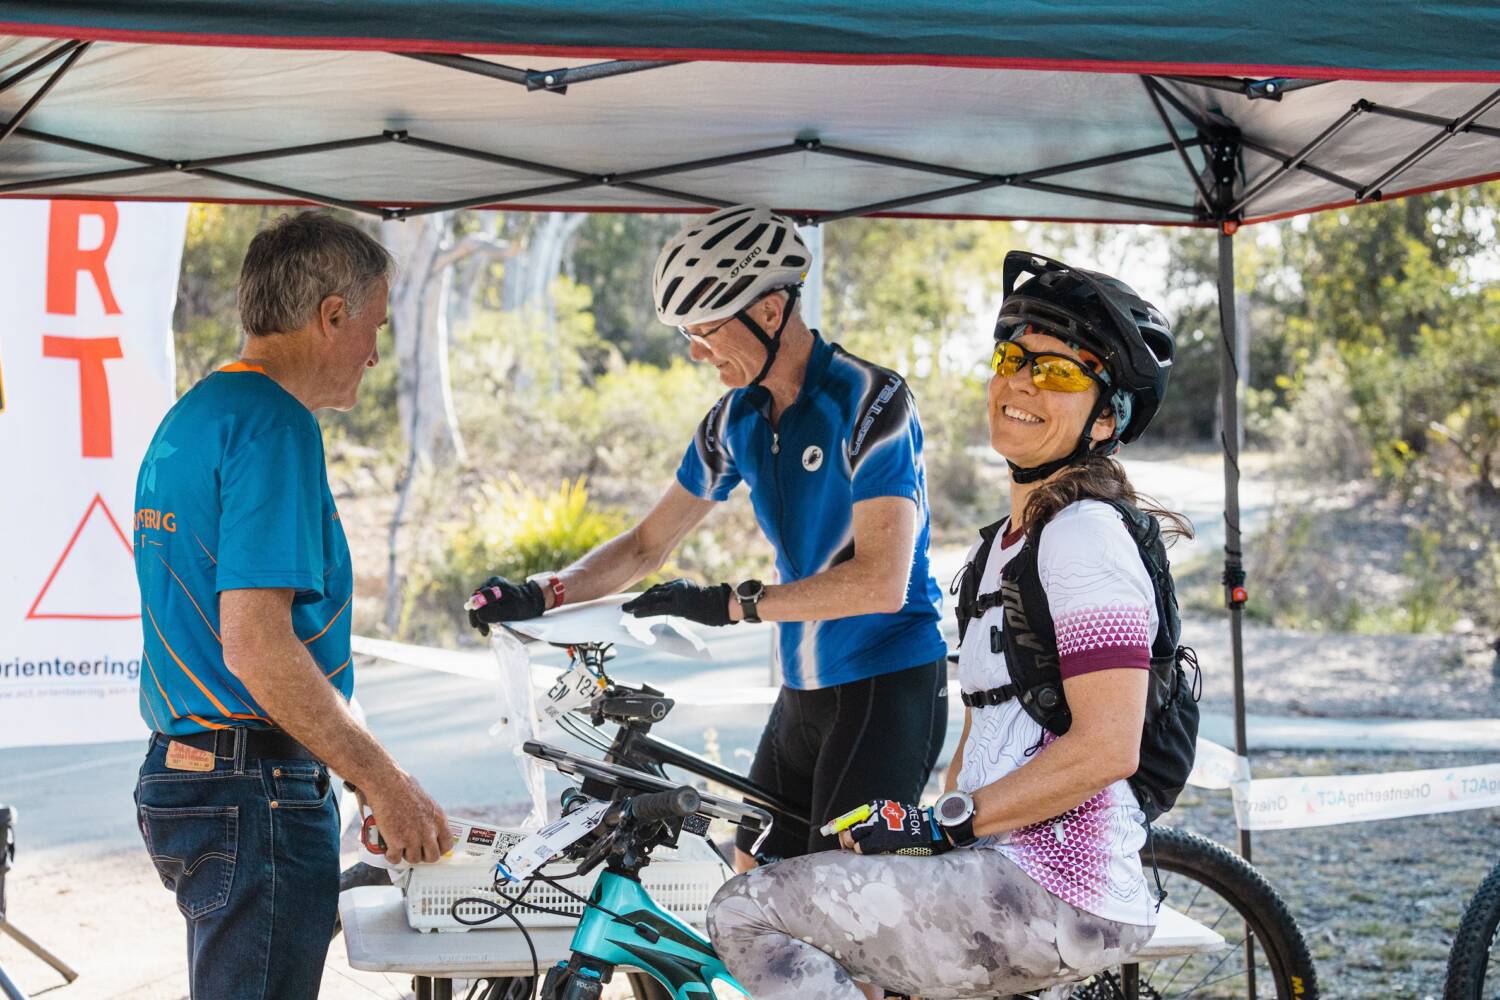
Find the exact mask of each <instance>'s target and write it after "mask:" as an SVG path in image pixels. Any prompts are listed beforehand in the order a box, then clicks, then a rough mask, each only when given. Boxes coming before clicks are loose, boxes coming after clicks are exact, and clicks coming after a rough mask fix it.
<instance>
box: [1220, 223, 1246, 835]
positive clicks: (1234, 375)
mask: <svg viewBox="0 0 1500 1000" xmlns="http://www.w3.org/2000/svg"><path fill="white" fill-rule="evenodd" d="M1235 319H1236V317H1235V314H1234V235H1233V223H1230V224H1227V225H1224V226H1221V227H1220V229H1219V329H1220V330H1221V331H1222V336H1221V337H1220V341H1219V346H1220V352H1219V406H1220V411H1219V412H1220V424H1221V425H1222V427H1223V431H1222V445H1223V449H1224V577H1223V579H1224V605H1225V607H1227V608H1228V609H1229V648H1230V652H1231V655H1232V658H1233V661H1234V752H1235V753H1237V754H1239V755H1240V756H1241V757H1246V756H1248V755H1249V748H1248V745H1247V743H1246V739H1245V645H1244V634H1243V617H1244V608H1245V596H1246V595H1245V564H1244V559H1243V554H1242V552H1241V550H1240V391H1239V390H1240V372H1239V362H1238V360H1237V358H1238V353H1237V350H1238V346H1239V330H1238V329H1237V326H1236V322H1235ZM1240 854H1241V856H1243V857H1244V859H1245V860H1246V861H1249V860H1250V831H1248V830H1241V831H1240Z"/></svg>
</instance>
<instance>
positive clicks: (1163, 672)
mask: <svg viewBox="0 0 1500 1000" xmlns="http://www.w3.org/2000/svg"><path fill="white" fill-rule="evenodd" d="M1100 502H1101V503H1107V504H1109V505H1110V506H1111V507H1113V508H1114V509H1115V510H1117V511H1119V512H1120V515H1121V516H1122V517H1123V518H1124V519H1125V527H1126V528H1127V529H1128V530H1129V532H1130V537H1131V538H1132V539H1133V540H1134V541H1135V545H1136V548H1137V549H1138V550H1139V551H1140V554H1141V562H1142V563H1144V564H1145V567H1146V573H1147V574H1148V575H1149V576H1150V577H1151V589H1152V591H1153V593H1154V594H1155V597H1156V619H1157V623H1158V624H1157V627H1156V636H1155V638H1154V639H1152V642H1151V679H1150V687H1149V689H1148V692H1147V696H1146V723H1145V727H1144V729H1143V730H1142V732H1141V754H1140V763H1139V766H1138V768H1137V769H1136V772H1135V774H1133V775H1131V777H1130V779H1129V783H1130V787H1131V789H1132V790H1133V791H1134V792H1135V795H1136V798H1137V799H1138V800H1139V801H1140V804H1141V810H1142V811H1143V812H1144V813H1145V814H1146V822H1147V823H1148V824H1149V823H1151V822H1153V821H1154V820H1155V819H1156V818H1157V817H1158V816H1160V815H1161V814H1162V813H1164V812H1166V811H1167V810H1168V809H1171V808H1172V805H1173V803H1175V802H1176V801H1177V796H1178V794H1179V793H1181V791H1182V788H1183V786H1184V785H1185V784H1187V777H1188V774H1189V773H1190V772H1191V771H1192V769H1193V756H1194V754H1195V752H1196V747H1197V740H1198V696H1199V694H1200V693H1201V674H1200V673H1199V671H1198V658H1197V656H1196V655H1195V654H1194V653H1193V651H1192V650H1191V649H1189V648H1187V647H1185V646H1179V645H1178V644H1177V640H1178V636H1179V634H1180V632H1181V628H1182V621H1181V618H1180V617H1179V615H1178V612H1177V591H1176V588H1175V587H1174V586H1173V584H1172V573H1171V567H1170V565H1169V563H1168V562H1167V552H1166V547H1165V546H1164V545H1163V544H1162V539H1161V525H1159V524H1157V522H1156V518H1154V517H1152V516H1151V515H1149V514H1146V513H1144V512H1142V511H1140V510H1138V509H1137V508H1136V507H1134V506H1133V505H1131V504H1128V503H1126V502H1125V501H1123V500H1104V499H1101V500H1100ZM1003 523H1004V522H1003V521H997V522H995V523H994V524H991V525H988V526H987V527H985V528H982V529H981V530H980V532H979V535H980V539H981V541H980V543H979V549H978V551H976V552H975V553H974V559H973V560H972V561H971V562H970V563H969V564H968V565H966V566H965V567H964V569H963V571H962V576H961V577H960V580H959V585H958V636H959V642H960V643H962V642H963V637H964V635H965V634H966V633H967V632H968V630H969V625H970V623H971V622H973V621H975V620H976V619H978V618H980V617H981V616H983V615H984V613H985V612H986V611H989V610H990V609H991V608H996V607H999V608H1003V609H1004V616H1003V617H1004V622H1005V625H1004V627H1003V628H1001V627H999V626H991V628H990V635H989V647H990V652H991V653H995V654H1000V653H1004V654H1005V667H1006V670H1007V671H1008V672H1009V674H1010V683H1009V684H1006V685H1004V686H1002V687H998V688H993V689H991V690H989V691H980V692H976V693H973V694H969V693H965V694H964V703H965V704H966V705H971V706H972V705H1000V704H1003V703H1004V702H1007V701H1009V700H1010V699H1012V698H1018V699H1019V700H1020V702H1021V707H1022V708H1023V709H1024V710H1025V711H1026V714H1027V715H1029V716H1031V718H1032V719H1034V720H1036V722H1037V724H1038V725H1040V726H1041V727H1042V728H1043V729H1045V730H1047V731H1048V732H1050V733H1052V734H1054V735H1056V736H1061V735H1062V734H1063V733H1066V732H1067V731H1068V729H1069V727H1070V726H1072V724H1073V715H1072V712H1070V711H1069V709H1068V700H1067V698H1066V697H1065V696H1064V695H1063V686H1062V674H1061V673H1060V672H1059V670H1058V664H1057V633H1056V631H1055V630H1054V628H1053V624H1052V611H1051V608H1050V606H1049V605H1048V603H1047V593H1046V591H1045V590H1043V589H1042V581H1041V576H1040V574H1039V573H1038V571H1037V565H1036V560H1037V546H1036V545H1033V544H1032V543H1031V542H1030V541H1029V540H1028V541H1027V542H1026V543H1025V544H1024V545H1022V547H1021V551H1020V552H1018V553H1016V555H1015V556H1014V558H1012V559H1011V560H1010V562H1008V563H1006V564H1005V568H1004V569H1003V570H1002V571H1001V573H1000V589H999V590H997V591H992V592H990V593H988V594H980V593H978V590H979V579H980V577H981V576H982V575H983V573H984V567H985V563H986V562H987V561H988V560H989V555H990V550H991V549H992V548H993V547H994V544H995V536H996V535H997V534H998V533H999V531H1000V527H1001V525H1002V524H1003ZM1038 537H1039V536H1038ZM1184 663H1186V664H1188V665H1190V666H1191V667H1192V668H1193V680H1192V682H1191V684H1190V683H1189V682H1188V679H1187V675H1186V673H1185V672H1184V671H1183V669H1182V665H1183V664H1184Z"/></svg>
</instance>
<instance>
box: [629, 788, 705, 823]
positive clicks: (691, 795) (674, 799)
mask: <svg viewBox="0 0 1500 1000" xmlns="http://www.w3.org/2000/svg"><path fill="white" fill-rule="evenodd" d="M702 801H703V800H702V798H701V797H700V796H699V795H698V789H696V788H693V787H692V786H691V785H683V786H682V787H680V788H673V789H671V790H670V791H665V792H643V793H641V794H639V795H633V796H631V798H630V805H629V806H628V807H627V809H628V811H629V813H630V816H631V818H632V819H637V820H640V821H642V822H645V823H650V822H654V821H656V820H664V819H680V818H682V817H684V816H691V815H692V814H693V813H695V812H697V811H698V807H699V806H700V805H701V804H702Z"/></svg>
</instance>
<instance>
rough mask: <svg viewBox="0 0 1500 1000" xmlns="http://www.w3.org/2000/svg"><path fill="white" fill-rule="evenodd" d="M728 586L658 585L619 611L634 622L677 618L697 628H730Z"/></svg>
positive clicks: (685, 582)
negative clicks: (721, 626)
mask: <svg viewBox="0 0 1500 1000" xmlns="http://www.w3.org/2000/svg"><path fill="white" fill-rule="evenodd" d="M729 595H730V589H729V584H727V583H721V584H719V585H718V586H715V587H701V586H699V585H698V584H696V583H693V582H692V581H690V580H672V581H670V582H668V583H658V584H657V585H656V586H654V587H652V588H651V589H650V590H648V591H646V592H645V593H644V594H642V595H641V596H639V597H637V598H635V599H634V600H632V601H627V602H626V603H625V604H624V605H622V606H621V608H620V610H621V611H625V612H628V613H629V614H632V615H635V616H636V617H637V618H651V617H653V616H655V615H677V616H678V617H680V618H686V619H687V620H688V621H694V622H698V623H699V624H700V625H733V624H734V622H732V621H730V619H729Z"/></svg>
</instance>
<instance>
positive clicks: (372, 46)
mask: <svg viewBox="0 0 1500 1000" xmlns="http://www.w3.org/2000/svg"><path fill="white" fill-rule="evenodd" d="M0 34H9V35H21V36H26V37H33V38H57V39H63V38H76V39H81V40H83V41H107V42H129V43H134V44H141V45H146V44H150V45H203V46H215V47H224V48H248V49H320V50H331V51H373V52H428V53H441V54H449V55H475V54H512V55H523V56H555V57H558V58H577V57H585V58H601V59H647V60H690V61H698V62H752V63H806V64H822V65H833V66H936V67H945V68H954V69H1007V70H1038V71H1044V72H1074V73H1131V74H1139V73H1147V74H1151V75H1161V76H1172V75H1188V76H1250V77H1269V76H1277V77H1296V78H1300V79H1309V80H1367V81H1377V82H1378V81H1385V82H1402V81H1409V82H1422V83H1500V70H1462V71H1460V70H1398V69H1371V68H1367V67H1359V66H1281V65H1276V64H1272V63H1264V64H1253V63H1212V62H1201V63H1193V62H1167V61H1126V60H1120V61H1114V60H1103V59H1026V58H1015V57H992V56H950V55H937V54H925V53H910V54H897V53H858V52H798V51H777V50H760V49H692V48H665V47H651V48H646V47H623V48H613V47H611V48H607V49H599V48H588V47H583V46H575V45H522V44H511V43H500V42H463V41H448V40H440V39H422V38H366V37H340V36H332V35H227V34H207V33H203V34H194V33H190V32H180V31H146V30H140V29H126V28H86V27H80V26H77V25H67V24H49V25H35V24H29V23H17V22H12V21H0Z"/></svg>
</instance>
